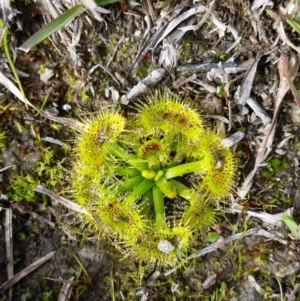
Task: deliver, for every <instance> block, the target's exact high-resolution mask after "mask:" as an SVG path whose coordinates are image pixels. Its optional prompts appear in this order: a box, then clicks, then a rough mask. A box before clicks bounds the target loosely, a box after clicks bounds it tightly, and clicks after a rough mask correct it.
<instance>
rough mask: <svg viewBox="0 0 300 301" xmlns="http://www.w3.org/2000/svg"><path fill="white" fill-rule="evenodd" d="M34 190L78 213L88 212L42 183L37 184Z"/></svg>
mask: <svg viewBox="0 0 300 301" xmlns="http://www.w3.org/2000/svg"><path fill="white" fill-rule="evenodd" d="M34 191H35V192H40V193H43V194H46V195H48V196H49V197H50V198H51V199H52V200H54V201H56V202H57V203H59V204H61V205H63V206H65V207H67V208H69V209H71V210H73V211H76V212H78V213H83V214H88V215H89V213H88V211H86V210H85V209H84V208H83V207H81V206H80V205H78V204H76V203H74V202H72V201H70V200H68V199H66V198H64V197H62V196H60V195H58V194H56V193H54V192H52V191H51V190H49V189H47V188H46V187H44V186H42V185H38V186H37V187H36V188H35V189H34Z"/></svg>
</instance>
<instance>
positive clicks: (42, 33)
mask: <svg viewBox="0 0 300 301" xmlns="http://www.w3.org/2000/svg"><path fill="white" fill-rule="evenodd" d="M84 11H86V8H85V7H84V6H83V5H76V6H74V7H72V8H71V9H69V10H68V11H66V12H65V13H63V14H62V15H60V16H59V17H57V18H56V19H54V20H53V21H52V22H50V23H49V24H47V25H46V26H45V27H43V28H42V29H40V30H39V31H38V32H36V33H35V34H34V35H33V36H32V37H30V38H29V39H28V40H27V41H26V42H25V43H24V44H22V45H21V46H20V48H19V49H21V50H23V51H25V52H28V51H29V50H30V49H31V48H32V47H33V46H35V45H37V44H38V43H40V42H41V41H43V40H44V39H46V38H48V37H49V36H50V35H51V34H52V33H54V32H56V31H57V30H59V29H61V28H62V27H63V26H65V25H66V24H68V23H69V22H71V21H72V20H74V19H75V18H76V17H77V16H79V15H80V14H82V13H83V12H84Z"/></svg>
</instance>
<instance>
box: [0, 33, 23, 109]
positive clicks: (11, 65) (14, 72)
mask: <svg viewBox="0 0 300 301" xmlns="http://www.w3.org/2000/svg"><path fill="white" fill-rule="evenodd" d="M3 46H4V51H5V55H6V57H7V60H8V62H9V65H10V68H11V70H12V72H13V74H14V77H15V80H16V81H17V83H18V86H19V90H20V91H21V93H22V96H23V101H24V103H25V107H26V109H28V105H27V99H26V97H25V93H24V90H23V86H22V84H21V81H20V78H19V75H18V72H17V69H16V67H15V64H14V62H13V60H12V58H11V56H10V53H9V49H8V28H6V30H5V33H4V37H3Z"/></svg>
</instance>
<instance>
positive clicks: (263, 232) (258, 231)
mask: <svg viewBox="0 0 300 301" xmlns="http://www.w3.org/2000/svg"><path fill="white" fill-rule="evenodd" d="M249 235H255V236H264V237H266V238H268V239H273V240H276V241H278V242H280V243H283V244H286V242H285V241H284V240H282V239H281V238H280V237H277V236H276V235H272V234H271V233H269V232H268V231H266V230H264V229H257V228H254V229H250V230H248V231H246V232H241V233H236V234H233V235H230V236H228V237H226V238H225V239H224V243H222V244H220V243H219V242H218V241H217V242H214V243H212V244H210V245H209V246H207V247H205V248H203V249H202V250H200V251H199V252H198V253H196V254H191V255H190V256H189V257H188V258H187V261H188V260H191V259H193V258H197V257H201V256H203V255H205V254H208V253H211V252H213V251H215V250H217V249H219V248H220V247H223V246H224V245H226V244H228V243H229V242H232V241H234V240H237V239H240V238H243V237H245V236H249ZM179 267H180V266H177V267H175V268H173V269H171V270H169V271H167V272H165V273H164V275H165V276H169V275H170V274H172V273H174V272H175V271H176V270H177V269H178V268H179Z"/></svg>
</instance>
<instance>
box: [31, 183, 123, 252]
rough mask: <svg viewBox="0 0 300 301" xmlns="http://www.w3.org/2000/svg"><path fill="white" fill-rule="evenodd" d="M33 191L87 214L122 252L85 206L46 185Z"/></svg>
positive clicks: (39, 186) (100, 222) (103, 226)
mask: <svg viewBox="0 0 300 301" xmlns="http://www.w3.org/2000/svg"><path fill="white" fill-rule="evenodd" d="M34 191H35V192H40V193H43V194H46V195H48V196H49V197H50V198H51V199H52V200H54V201H56V202H57V203H59V204H61V205H63V206H64V207H66V208H68V209H71V210H73V211H75V212H78V213H81V214H86V215H88V216H90V217H91V218H92V219H93V220H94V221H95V223H96V224H98V225H99V226H100V227H101V229H102V230H103V231H104V232H105V234H106V235H107V238H108V240H109V241H110V243H111V244H112V245H113V246H114V247H115V248H116V249H118V250H119V251H120V252H121V253H124V250H122V249H121V248H120V247H119V246H118V245H116V244H115V243H114V242H113V241H112V239H111V238H110V237H109V235H108V233H109V231H108V230H107V227H105V225H104V224H103V222H102V221H101V219H100V218H99V217H97V216H95V215H93V214H91V213H90V212H88V211H87V210H86V209H85V208H83V207H82V206H80V205H78V204H76V203H74V202H72V201H70V200H68V199H66V198H64V197H62V196H60V195H58V194H56V193H54V192H52V191H51V190H49V189H47V188H46V187H44V186H42V185H38V186H37V187H36V188H35V189H34Z"/></svg>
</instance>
